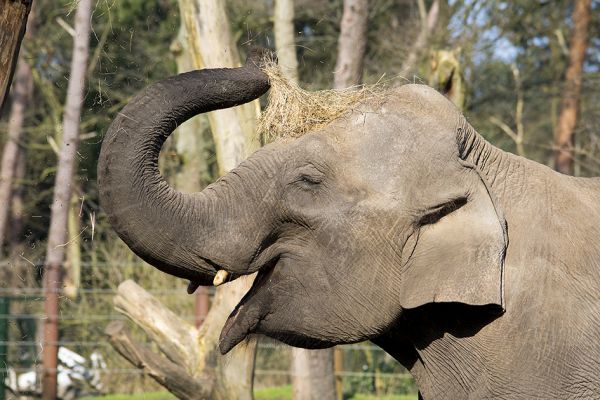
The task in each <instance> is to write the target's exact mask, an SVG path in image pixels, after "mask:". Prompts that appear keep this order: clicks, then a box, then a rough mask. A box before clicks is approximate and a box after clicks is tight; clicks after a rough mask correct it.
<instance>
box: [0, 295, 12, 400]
mask: <svg viewBox="0 0 600 400" xmlns="http://www.w3.org/2000/svg"><path fill="white" fill-rule="evenodd" d="M9 313H10V298H9V297H7V296H2V297H0V342H2V343H0V369H1V370H2V371H3V372H2V373H1V374H0V379H1V380H0V400H4V399H6V388H5V381H6V377H7V375H8V371H7V369H8V362H7V361H8V354H7V353H8V346H7V345H6V343H7V342H8V316H9Z"/></svg>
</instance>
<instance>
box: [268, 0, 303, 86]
mask: <svg viewBox="0 0 600 400" xmlns="http://www.w3.org/2000/svg"><path fill="white" fill-rule="evenodd" d="M273 30H274V33H275V49H276V50H277V59H278V64H279V68H280V69H281V71H282V72H283V74H284V76H285V77H286V78H288V79H289V80H290V81H292V82H294V83H298V59H297V58H296V41H295V34H294V1H293V0H275V9H274V11H273Z"/></svg>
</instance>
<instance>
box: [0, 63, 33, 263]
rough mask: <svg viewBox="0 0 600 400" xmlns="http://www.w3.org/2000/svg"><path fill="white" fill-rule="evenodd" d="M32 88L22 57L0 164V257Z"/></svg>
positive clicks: (30, 78)
mask: <svg viewBox="0 0 600 400" xmlns="http://www.w3.org/2000/svg"><path fill="white" fill-rule="evenodd" d="M32 88H33V76H32V74H31V67H30V66H29V64H28V63H27V61H26V60H25V59H24V58H23V56H21V57H20V60H19V64H18V66H17V71H16V74H15V79H14V84H13V88H12V104H11V108H10V114H9V117H8V140H7V141H6V144H5V145H4V148H3V150H2V164H1V165H0V204H2V207H0V258H2V257H3V255H4V252H3V248H4V244H5V238H6V237H7V236H8V235H9V232H8V221H9V220H10V207H9V204H10V199H11V197H12V193H13V186H14V177H15V173H16V170H17V160H18V159H19V154H20V153H21V149H20V144H21V142H22V140H23V122H24V120H25V111H26V110H27V106H28V103H29V99H30V97H31V91H32Z"/></svg>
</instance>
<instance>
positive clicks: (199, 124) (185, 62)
mask: <svg viewBox="0 0 600 400" xmlns="http://www.w3.org/2000/svg"><path fill="white" fill-rule="evenodd" d="M181 7H182V6H181V5H180V8H181ZM183 10H184V9H183V8H181V11H182V19H181V24H180V26H179V33H178V34H177V38H176V39H175V40H174V41H173V43H172V44H171V52H172V53H173V56H174V57H175V62H176V63H177V72H179V73H183V72H188V71H192V70H194V69H197V68H200V66H196V65H194V60H195V59H198V58H199V56H197V55H195V54H194V53H196V52H197V51H198V49H196V48H193V47H190V40H188V31H187V27H186V23H185V18H184V15H183ZM208 124H209V123H208V117H207V116H206V115H204V114H202V115H197V116H195V117H193V118H190V119H189V120H187V121H185V122H184V123H183V124H181V125H180V126H179V127H178V128H177V129H176V130H175V132H173V135H172V137H173V141H174V150H175V152H176V153H177V159H178V162H179V165H178V168H177V173H176V176H175V187H176V188H177V189H178V190H180V191H182V192H185V193H193V192H199V191H200V190H202V188H203V187H204V186H205V183H207V182H208V178H209V175H210V172H209V165H208V157H209V152H208V148H209V146H211V145H212V143H207V140H205V138H204V136H203V132H204V130H205V129H206V128H207V127H208ZM208 142H210V141H208ZM195 296H196V302H195V315H196V328H199V327H200V326H201V325H202V323H203V322H204V319H205V318H206V315H207V314H208V310H209V296H208V290H207V289H206V288H204V287H199V288H198V289H197V290H196V294H195Z"/></svg>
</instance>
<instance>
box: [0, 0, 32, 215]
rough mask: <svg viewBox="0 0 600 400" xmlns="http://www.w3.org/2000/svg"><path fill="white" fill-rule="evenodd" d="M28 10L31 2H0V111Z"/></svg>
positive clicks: (10, 79)
mask: <svg viewBox="0 0 600 400" xmlns="http://www.w3.org/2000/svg"><path fill="white" fill-rule="evenodd" d="M30 10H31V0H17V1H15V0H0V111H2V108H3V106H4V101H5V100H6V96H7V94H8V88H9V87H10V83H11V81H12V77H13V72H14V71H15V66H16V64H17V59H18V55H19V48H20V47H21V40H23V36H24V35H25V28H26V26H27V16H28V15H29V11H30ZM5 204H6V203H5Z"/></svg>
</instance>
